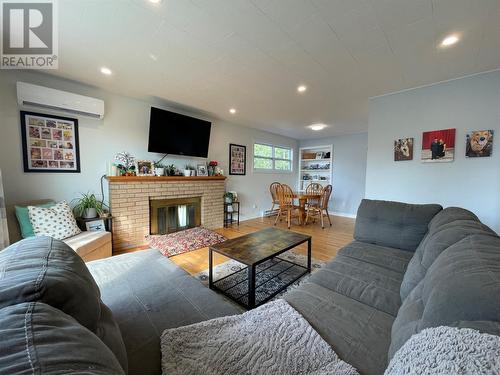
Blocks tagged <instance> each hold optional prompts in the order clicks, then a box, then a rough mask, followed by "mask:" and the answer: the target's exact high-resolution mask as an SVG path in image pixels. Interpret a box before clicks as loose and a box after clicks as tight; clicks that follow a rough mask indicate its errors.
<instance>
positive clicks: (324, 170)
mask: <svg viewBox="0 0 500 375" xmlns="http://www.w3.org/2000/svg"><path fill="white" fill-rule="evenodd" d="M300 171H301V172H330V171H331V169H330V168H328V169H301V170H300Z"/></svg>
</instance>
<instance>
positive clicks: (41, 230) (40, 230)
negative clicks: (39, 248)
mask: <svg viewBox="0 0 500 375" xmlns="http://www.w3.org/2000/svg"><path fill="white" fill-rule="evenodd" d="M28 212H29V216H30V221H31V225H33V232H34V233H35V236H48V237H53V238H56V239H58V240H63V239H65V238H68V237H72V236H75V235H77V234H78V233H80V232H81V231H80V228H78V225H77V224H76V220H75V217H74V216H73V212H71V208H70V207H69V205H68V203H67V202H66V201H62V202H59V203H57V204H56V205H55V206H53V207H50V208H43V207H36V206H28Z"/></svg>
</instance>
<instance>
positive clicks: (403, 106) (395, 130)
mask: <svg viewBox="0 0 500 375" xmlns="http://www.w3.org/2000/svg"><path fill="white" fill-rule="evenodd" d="M447 128H456V129H457V133H456V149H455V160H454V162H452V163H434V164H429V163H425V164H424V163H422V162H421V161H420V150H421V147H422V132H424V131H429V130H439V129H447ZM485 129H493V130H495V137H496V139H495V141H494V145H493V156H492V157H489V158H470V159H467V158H466V157H465V135H466V132H467V131H470V130H485ZM401 137H414V138H415V145H414V149H415V152H414V159H413V160H412V161H405V162H394V157H393V142H394V139H396V138H401ZM366 196H367V198H377V199H390V200H399V201H405V202H414V203H428V202H432V203H440V204H442V205H443V206H460V207H464V208H467V209H469V210H471V211H473V212H475V213H476V214H477V215H478V216H479V217H480V218H481V220H482V221H483V222H484V223H486V224H487V225H490V226H491V227H492V228H493V229H495V230H496V231H497V232H500V71H496V72H491V73H484V74H481V75H476V76H472V77H467V78H462V79H458V80H454V81H449V82H445V83H441V84H436V85H433V86H428V87H424V88H419V89H415V90H411V91H406V92H402V93H398V94H393V95H388V96H384V97H379V98H375V99H372V100H371V103H370V123H369V131H368V163H367V175H366Z"/></svg>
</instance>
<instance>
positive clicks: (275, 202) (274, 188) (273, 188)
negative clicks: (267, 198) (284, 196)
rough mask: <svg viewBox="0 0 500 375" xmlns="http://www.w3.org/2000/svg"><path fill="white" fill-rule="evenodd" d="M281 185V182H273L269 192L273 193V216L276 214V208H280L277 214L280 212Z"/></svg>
mask: <svg viewBox="0 0 500 375" xmlns="http://www.w3.org/2000/svg"><path fill="white" fill-rule="evenodd" d="M280 185H281V184H280V183H279V182H273V183H272V184H271V185H270V186H269V191H270V193H271V199H272V201H273V205H272V207H271V214H273V213H274V206H278V211H277V212H276V213H278V212H279V205H280V201H279V200H278V188H279V186H280Z"/></svg>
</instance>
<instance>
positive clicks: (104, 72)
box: [101, 66, 113, 76]
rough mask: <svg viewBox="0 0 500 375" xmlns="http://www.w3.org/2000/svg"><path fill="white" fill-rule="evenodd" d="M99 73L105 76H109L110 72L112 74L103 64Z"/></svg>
mask: <svg viewBox="0 0 500 375" xmlns="http://www.w3.org/2000/svg"><path fill="white" fill-rule="evenodd" d="M101 73H102V74H104V75H105V76H110V75H111V74H113V72H112V71H111V69H109V68H106V67H105V66H103V67H102V68H101Z"/></svg>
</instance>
